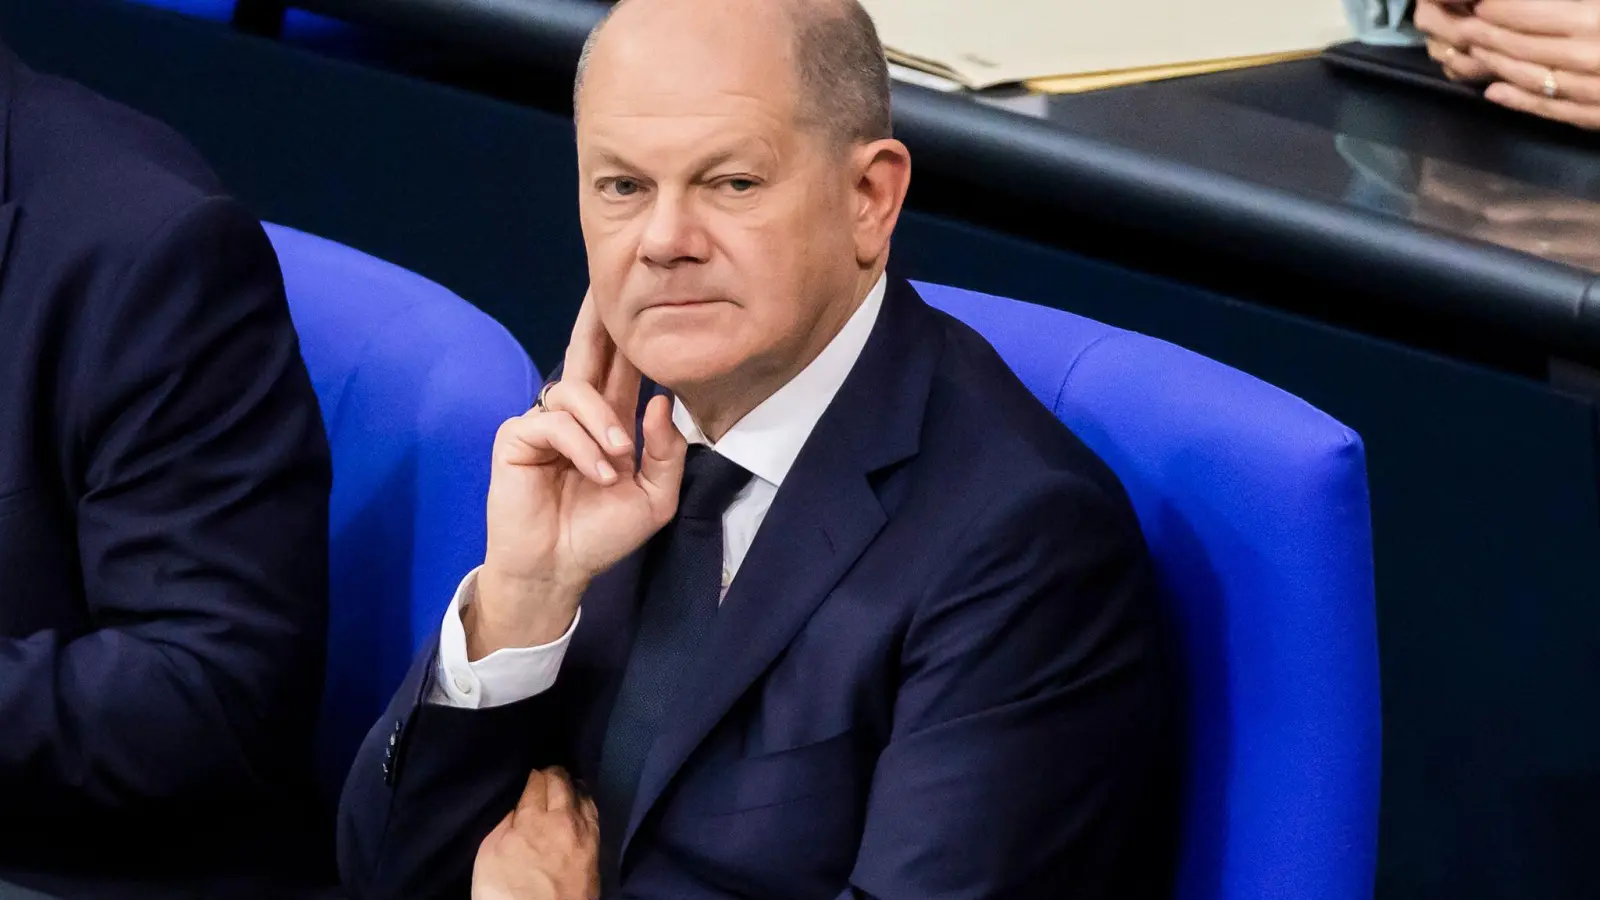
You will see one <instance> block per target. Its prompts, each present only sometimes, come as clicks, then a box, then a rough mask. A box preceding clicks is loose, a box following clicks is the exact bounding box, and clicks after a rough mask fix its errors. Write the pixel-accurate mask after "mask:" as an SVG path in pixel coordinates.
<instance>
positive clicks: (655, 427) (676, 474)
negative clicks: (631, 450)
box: [636, 396, 689, 523]
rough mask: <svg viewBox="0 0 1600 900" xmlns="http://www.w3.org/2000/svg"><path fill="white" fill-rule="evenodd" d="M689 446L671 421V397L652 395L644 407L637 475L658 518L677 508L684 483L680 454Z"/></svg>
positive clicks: (660, 519)
mask: <svg viewBox="0 0 1600 900" xmlns="http://www.w3.org/2000/svg"><path fill="white" fill-rule="evenodd" d="M688 449H689V442H688V441H686V440H684V438H683V435H682V434H680V433H679V432H678V428H677V426H675V425H673V424H672V401H671V400H668V399H667V398H666V397H664V396H656V397H651V398H650V405H649V406H647V407H645V410H644V452H642V453H641V454H640V455H639V473H638V475H637V476H636V479H637V480H638V482H639V487H641V488H643V489H644V492H645V496H646V497H648V498H649V500H650V511H651V512H652V513H653V514H654V515H655V518H656V521H657V522H660V523H666V522H667V521H668V520H670V519H671V518H672V515H673V513H675V512H677V511H678V487H679V485H681V484H682V483H683V457H684V453H685V452H687V451H688Z"/></svg>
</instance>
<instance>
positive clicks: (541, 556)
mask: <svg viewBox="0 0 1600 900" xmlns="http://www.w3.org/2000/svg"><path fill="white" fill-rule="evenodd" d="M639 386H640V375H639V371H638V370H637V369H636V368H634V366H633V364H632V363H630V362H629V361H628V360H627V359H626V358H624V357H623V355H622V354H621V353H620V352H618V351H617V347H616V345H615V343H613V342H612V340H611V338H610V336H609V335H608V334H607V333H606V330H605V327H604V326H603V325H602V324H601V322H600V317H599V314H598V312H597V311H596V310H595V308H594V300H593V299H592V297H587V296H586V297H585V298H584V302H583V306H582V308H581V309H580V310H579V313H578V320H577V323H576V325H574V327H573V332H572V340H571V342H570V343H569V345H568V347H567V356H566V362H565V364H564V365H563V371H562V375H561V380H560V381H559V382H558V383H557V384H555V385H553V386H552V387H550V388H549V389H547V390H546V392H545V394H544V403H543V406H542V407H535V408H534V409H533V410H531V411H529V412H528V413H526V414H524V415H521V416H518V417H517V418H515V419H512V420H510V421H508V422H506V423H505V424H504V425H502V426H501V428H500V433H499V434H498V435H497V436H496V438H495V448H494V461H493V465H492V468H491V475H490V484H489V504H488V552H487V554H486V555H485V558H484V565H483V568H482V570H480V572H479V575H478V593H477V599H476V601H475V602H474V603H473V604H472V605H471V606H469V607H467V610H466V613H465V615H464V619H463V624H464V625H465V628H466V632H467V653H468V656H469V657H470V658H471V659H474V660H476V659H481V658H482V657H483V656H486V655H488V654H489V653H492V652H494V651H495V650H499V649H501V648H505V647H527V646H535V645H538V644H544V643H549V642H550V641H553V640H555V639H556V638H558V637H560V636H561V634H562V633H564V632H565V631H566V629H567V627H568V626H569V625H570V624H571V623H572V619H573V616H574V615H576V612H577V607H578V601H579V600H580V598H581V597H582V595H583V591H584V589H585V588H586V587H587V586H588V584H589V581H590V580H591V579H593V578H594V576H595V575H597V574H599V573H601V572H603V571H605V570H606V569H607V568H609V567H610V566H611V565H613V564H615V563H616V562H617V561H618V560H620V559H622V558H623V557H624V556H627V555H628V554H629V553H632V552H633V551H634V550H636V549H638V548H639V547H640V546H641V545H643V544H644V542H645V541H647V540H649V538H650V536H651V535H653V534H655V533H656V531H658V530H660V528H661V527H662V526H663V525H665V524H666V523H667V522H668V521H670V520H671V519H672V515H673V512H674V511H675V510H676V509H677V505H678V486H679V484H680V483H681V481H682V479H683V460H684V451H685V449H686V447H685V442H684V439H683V436H682V435H680V434H679V433H678V431H677V429H676V428H675V427H674V426H673V424H672V414H671V403H670V401H668V400H667V398H665V397H656V398H654V399H653V400H652V401H651V402H650V405H649V406H648V407H647V408H646V410H645V415H644V429H643V430H644V447H643V448H642V453H640V454H639V463H638V465H637V466H636V465H635V464H634V438H633V432H634V422H635V419H636V414H637V412H638V398H639Z"/></svg>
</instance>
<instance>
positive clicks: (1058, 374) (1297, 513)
mask: <svg viewBox="0 0 1600 900" xmlns="http://www.w3.org/2000/svg"><path fill="white" fill-rule="evenodd" d="M917 289H918V290H919V291H920V292H921V293H922V296H923V297H924V298H925V299H927V300H928V302H929V303H931V304H933V305H934V306H936V307H938V308H940V309H943V310H945V311H946V312H949V313H951V314H952V315H954V316H956V317H957V318H959V319H961V320H963V321H965V322H967V323H968V324H969V325H971V326H972V327H973V328H975V329H977V330H978V331H979V332H981V333H982V334H983V335H984V336H985V337H986V338H988V339H989V341H990V342H991V343H992V344H993V345H994V346H995V348H996V349H997V350H999V352H1000V355H1001V356H1002V357H1004V358H1005V359H1006V361H1007V362H1008V363H1009V364H1010V365H1011V367H1012V369H1013V370H1015V371H1016V373H1017V374H1018V376H1020V377H1021V379H1022V381H1023V382H1024V383H1025V384H1027V385H1028V387H1029V388H1030V389H1031V390H1032V391H1033V392H1034V394H1035V395H1036V396H1037V397H1038V398H1039V399H1040V400H1041V401H1042V402H1043V403H1044V404H1045V405H1046V406H1048V407H1050V409H1051V410H1052V411H1054V412H1055V414H1056V415H1057V416H1058V417H1059V418H1060V419H1061V420H1062V421H1063V422H1065V423H1066V424H1067V425H1068V426H1070V427H1071V428H1072V429H1073V431H1075V432H1076V433H1077V434H1078V436H1079V437H1081V438H1082V439H1083V440H1084V441H1085V442H1086V443H1088V445H1089V446H1090V447H1092V448H1093V449H1094V450H1095V451H1096V452H1097V453H1099V454H1100V456H1101V458H1103V459H1105V460H1106V462H1107V463H1109V464H1110V465H1111V467H1112V468H1113V469H1115V470H1116V472H1117V474H1118V475H1119V476H1120V477H1121V479H1122V481H1123V484H1124V485H1126V486H1127V489H1128V493H1129V494H1130V496H1131V497H1132V500H1133V504H1134V507H1135V508H1136V509H1137V511H1138V514H1139V519H1140V521H1141V523H1142V524H1143V527H1144V532H1145V537H1146V539H1147V540H1148V542H1149V544H1150V548H1151V552H1152V554H1153V556H1154V558H1155V561H1156V565H1157V568H1158V571H1159V576H1160V581H1161V586H1162V589H1163V593H1164V598H1165V600H1166V601H1167V604H1168V607H1169V615H1170V616H1171V617H1172V619H1173V621H1174V623H1175V626H1176V631H1177V633H1178V638H1179V644H1180V648H1181V652H1182V654H1183V672H1184V673H1185V674H1186V676H1187V691H1188V695H1189V696H1188V703H1187V707H1188V723H1187V734H1188V737H1187V743H1188V746H1187V768H1188V772H1187V787H1186V791H1187V796H1186V799H1185V809H1184V825H1183V828H1184V831H1183V850H1182V859H1181V863H1180V875H1179V890H1178V897H1179V898H1181V900H1263V898H1286V900H1287V898H1292V900H1370V898H1371V897H1372V890H1373V877H1374V868H1375V864H1376V858H1377V831H1378V781H1379V767H1380V757H1379V731H1380V725H1379V698H1378V657H1377V649H1378V648H1377V628H1376V620H1375V617H1376V610H1375V608H1374V598H1373V574H1372V538H1371V529H1370V524H1369V516H1368V505H1367V484H1366V467H1365V461H1364V454H1363V450H1362V445H1361V439H1360V438H1359V437H1358V436H1357V435H1356V434H1355V433H1354V432H1352V431H1350V429H1348V428H1345V427H1344V426H1342V425H1340V424H1339V423H1338V422H1336V421H1334V420H1333V419H1331V418H1329V417H1328V416H1326V415H1324V414H1323V413H1321V412H1319V411H1318V410H1316V409H1314V408H1312V407H1311V406H1309V405H1307V404H1306V403H1304V402H1302V401H1300V400H1298V399H1296V398H1295V397H1292V396H1290V395H1288V394H1286V393H1284V392H1283V391H1280V390H1278V389H1276V388H1273V387H1271V386H1270V385H1267V384H1264V383H1262V382H1260V381H1258V380H1256V379H1254V378H1251V377H1250V376H1248V375H1245V374H1243V373H1241V372H1238V371H1235V370H1233V369H1230V368H1228V367H1226V366H1223V365H1221V364H1219V363H1216V362H1213V361H1211V360H1208V359H1205V358H1204V357H1201V356H1198V355H1196V354H1194V353H1190V352H1188V351H1186V350H1183V349H1180V348H1178V347H1175V346H1173V345H1171V344H1167V343H1164V342H1161V341H1157V340H1154V339H1152V338H1147V337H1143V336H1141V335H1137V334H1133V333H1131V332H1126V331H1121V330H1118V329H1116V328H1111V327H1109V326H1106V325H1102V324H1099V323H1097V322H1092V321H1089V320H1087V319H1083V318H1080V317H1078V316H1074V315H1072V314H1070V313H1065V312H1061V311H1059V310H1053V309H1047V308H1044V307H1040V306H1033V305H1030V304H1026V303H1020V302H1017V301H1015V300H1006V299H1002V298H999V297H989V296H984V295H982V294H975V293H971V292H968V291H962V290H957V289H954V288H949V287H940V286H937V285H928V284H919V285H917Z"/></svg>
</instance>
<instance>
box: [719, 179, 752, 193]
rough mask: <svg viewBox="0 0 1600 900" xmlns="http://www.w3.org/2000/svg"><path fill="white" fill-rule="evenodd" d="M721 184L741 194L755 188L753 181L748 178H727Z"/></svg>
mask: <svg viewBox="0 0 1600 900" xmlns="http://www.w3.org/2000/svg"><path fill="white" fill-rule="evenodd" d="M723 184H725V185H727V186H728V189H729V190H731V191H733V192H734V193H735V194H743V193H745V192H746V191H752V190H755V187H756V183H755V181H754V180H753V179H750V178H729V179H728V180H727V181H724V182H723Z"/></svg>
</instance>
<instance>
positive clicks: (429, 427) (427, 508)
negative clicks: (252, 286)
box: [267, 225, 540, 792]
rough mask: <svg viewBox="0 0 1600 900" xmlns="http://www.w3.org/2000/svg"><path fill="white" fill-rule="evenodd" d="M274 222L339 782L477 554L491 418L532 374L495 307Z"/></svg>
mask: <svg viewBox="0 0 1600 900" xmlns="http://www.w3.org/2000/svg"><path fill="white" fill-rule="evenodd" d="M267 234H268V235H269V236H270V237H271V238H272V243H273V246H274V247H276V248H277V251H278V259H279V262H280V264H281V265H282V268H283V278H284V284H285V286H286V287H287V288H288V294H289V308H290V312H291V314H292V315H293V317H294V322H295V328H296V329H297V330H298V331H299V334H300V342H301V352H302V353H303V354H304V356H305V360H306V367H307V368H308V369H309V370H310V372H311V380H312V383H313V385H314V386H315V387H316V392H317V397H318V399H319V400H320V402H321V404H322V418H323V423H324V424H325V425H326V426H327V429H328V442H329V444H330V445H331V446H332V450H333V501H332V506H331V510H330V519H331V521H330V523H329V527H330V536H331V550H330V552H331V553H332V560H331V566H330V578H331V579H332V585H331V592H330V597H331V606H332V608H331V612H330V621H329V630H328V646H329V660H328V679H327V690H326V692H325V694H324V699H323V710H322V716H323V718H322V730H321V741H322V747H321V750H320V754H321V759H320V760H319V765H320V769H321V774H322V776H323V778H324V787H325V788H327V789H329V790H330V791H334V792H336V791H337V790H338V787H339V784H340V783H341V782H342V780H343V778H344V775H345V771H346V769H347V767H348V764H349V761H350V759H351V758H352V757H353V756H354V755H355V750H356V747H357V746H358V745H359V744H360V742H361V739H362V737H364V736H365V734H366V732H367V729H368V728H370V727H371V725H372V723H373V722H374V721H375V720H376V719H377V717H378V716H379V714H381V713H382V712H383V709H384V707H385V706H386V705H387V704H388V702H389V698H390V696H391V695H392V694H393V693H394V691H395V689H396V687H397V686H398V685H399V684H400V681H401V679H402V678H403V677H404V675H405V673H406V670H407V669H408V668H409V666H410V664H411V660H412V658H413V657H414V656H415V655H416V653H417V651H418V648H419V647H420V645H421V644H423V643H424V642H426V641H427V640H428V639H429V638H430V637H432V636H433V635H435V634H437V633H438V629H439V621H440V617H441V616H442V615H443V614H444V609H445V607H446V606H447V605H448V604H449V602H450V597H451V596H452V595H453V594H454V593H455V589H456V586H457V584H458V583H459V582H460V580H461V578H462V576H464V575H465V574H466V573H467V572H468V571H469V570H470V569H471V568H472V567H473V566H476V565H477V564H478V563H480V562H482V561H483V551H484V502H485V499H486V496H487V494H488V489H489V459H490V449H491V447H492V446H493V444H494V435H495V431H496V430H497V429H498V428H499V426H500V423H501V422H503V421H505V420H506V419H507V418H510V417H511V416H515V415H520V414H522V413H524V412H526V411H527V410H528V408H529V407H530V406H532V405H533V400H534V397H535V396H536V395H537V393H538V389H539V385H540V379H539V375H538V372H537V371H536V370H535V369H534V367H533V364H532V363H531V362H530V361H529V360H528V356H527V354H526V353H524V352H523V350H522V347H521V346H520V345H519V344H518V343H517V342H516V340H515V339H513V338H512V337H511V335H510V334H509V333H507V332H506V330H505V329H504V328H502V327H501V326H500V325H499V323H497V322H495V321H494V320H493V319H491V318H489V317H488V316H487V315H485V314H483V313H482V312H480V311H478V310H477V309H476V308H474V307H473V306H471V305H470V304H468V303H467V302H466V301H464V300H462V299H461V298H459V297H457V296H456V295H454V294H452V293H450V292H449V291H447V290H445V289H444V288H442V287H440V286H438V285H436V284H434V283H432V282H430V281H427V280H426V279H423V278H421V277H418V276H416V275H413V274H412V273H410V272H407V271H405V270H403V269H399V268H396V267H395V266H392V265H389V264H388V263H385V262H381V261H379V260H377V259H373V258H372V257H370V256H367V255H365V254H362V253H358V252H356V251H355V250H351V249H349V248H347V247H343V246H341V245H339V244H335V243H332V242H329V241H325V240H322V239H321V238H316V237H311V236H310V235H306V234H302V233H300V232H297V231H292V230H290V229H288V228H283V227H279V226H274V225H268V226H267Z"/></svg>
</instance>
